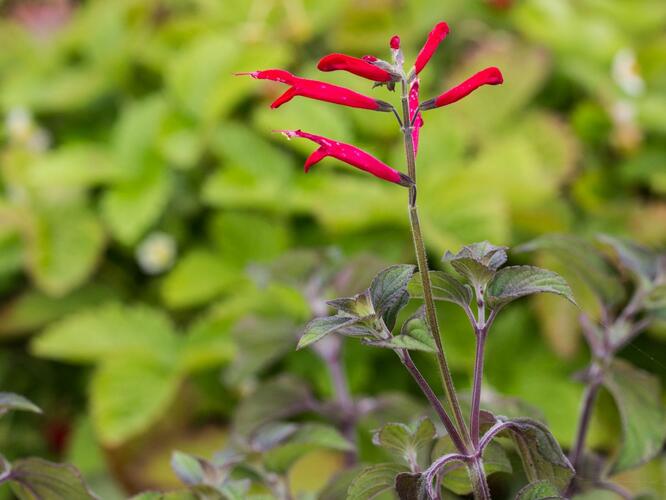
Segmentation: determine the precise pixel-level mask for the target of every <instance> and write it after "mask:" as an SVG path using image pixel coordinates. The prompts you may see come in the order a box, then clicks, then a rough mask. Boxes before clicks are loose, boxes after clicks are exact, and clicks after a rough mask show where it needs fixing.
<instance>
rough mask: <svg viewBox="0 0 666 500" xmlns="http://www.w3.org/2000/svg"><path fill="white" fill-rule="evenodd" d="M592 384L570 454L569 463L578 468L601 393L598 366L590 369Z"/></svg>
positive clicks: (584, 403)
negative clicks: (596, 402) (598, 395)
mask: <svg viewBox="0 0 666 500" xmlns="http://www.w3.org/2000/svg"><path fill="white" fill-rule="evenodd" d="M590 371H591V373H590V382H589V383H588V385H587V387H585V394H584V395H583V404H582V406H581V411H580V417H579V419H578V431H577V432H576V440H575V441H574V446H573V448H572V449H571V452H570V453H569V461H570V462H571V464H572V465H573V466H574V468H576V466H577V465H578V461H579V460H580V456H581V454H582V452H583V447H584V446H585V438H586V436H587V431H588V429H589V427H590V421H591V420H592V410H593V409H594V402H595V400H596V398H597V393H598V392H599V386H600V385H601V379H600V377H599V375H600V373H599V372H600V368H599V367H598V365H596V364H594V365H592V368H591V369H590Z"/></svg>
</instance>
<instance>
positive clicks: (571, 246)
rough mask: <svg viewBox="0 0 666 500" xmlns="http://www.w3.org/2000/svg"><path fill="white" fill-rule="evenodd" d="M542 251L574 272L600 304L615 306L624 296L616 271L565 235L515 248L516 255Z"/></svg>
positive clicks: (590, 247)
mask: <svg viewBox="0 0 666 500" xmlns="http://www.w3.org/2000/svg"><path fill="white" fill-rule="evenodd" d="M535 250H545V251H547V252H549V253H551V254H552V255H553V256H555V257H556V258H557V259H558V260H559V261H560V262H562V263H563V264H564V265H566V266H567V267H568V268H569V269H571V270H572V271H573V272H575V273H576V274H577V275H578V276H580V278H581V279H582V280H583V281H585V283H587V285H588V286H589V287H590V288H591V289H592V291H593V292H594V293H595V295H596V296H597V297H599V298H600V299H601V302H602V303H604V304H611V305H612V304H616V303H618V302H619V301H620V300H622V298H623V297H624V295H625V292H624V288H623V286H622V283H621V281H620V280H619V276H618V274H617V272H616V271H615V270H614V269H613V268H612V267H611V266H610V264H609V263H608V262H607V261H606V259H605V258H604V255H603V254H602V253H601V252H600V251H599V250H597V248H596V247H595V246H594V245H592V244H591V243H589V242H588V241H586V240H584V239H582V238H578V237H576V236H569V235H558V234H555V235H548V236H542V237H540V238H537V239H535V240H532V241H530V242H528V243H525V244H523V245H520V246H519V247H517V248H516V249H515V251H517V252H531V251H535Z"/></svg>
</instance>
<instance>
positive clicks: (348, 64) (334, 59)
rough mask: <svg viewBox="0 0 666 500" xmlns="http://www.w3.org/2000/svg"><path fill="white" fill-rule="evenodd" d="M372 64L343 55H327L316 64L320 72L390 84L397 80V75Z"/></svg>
mask: <svg viewBox="0 0 666 500" xmlns="http://www.w3.org/2000/svg"><path fill="white" fill-rule="evenodd" d="M375 59H376V58H375ZM372 62H374V61H368V60H366V59H359V58H358V57H352V56H347V55H345V54H329V55H327V56H325V57H322V58H321V60H320V61H319V64H317V68H318V69H319V70H320V71H336V70H342V71H348V72H349V73H353V74H355V75H358V76H361V77H363V78H367V79H368V80H372V81H373V82H392V81H396V80H397V79H398V76H397V75H393V74H391V73H389V72H388V71H386V70H385V69H382V68H380V67H378V66H375V65H374V64H372Z"/></svg>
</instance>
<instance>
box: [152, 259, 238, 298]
mask: <svg viewBox="0 0 666 500" xmlns="http://www.w3.org/2000/svg"><path fill="white" fill-rule="evenodd" d="M242 285H243V276H242V274H241V273H240V272H239V271H238V269H237V268H234V267H233V266H232V265H230V264H229V263H228V262H225V261H224V260H223V259H222V257H221V256H220V255H218V254H216V253H215V252H213V251H211V250H208V249H205V248H194V249H192V250H190V251H189V252H187V253H186V254H185V255H183V256H182V257H181V258H180V259H178V262H176V265H175V266H174V268H173V269H172V270H171V271H169V274H167V275H166V277H165V278H164V281H162V284H161V288H160V293H161V295H162V299H163V300H164V302H165V303H166V305H167V306H168V307H169V308H172V309H184V308H188V307H195V306H198V305H202V304H205V303H207V302H209V301H210V300H212V299H214V298H216V297H218V296H220V295H222V294H224V293H226V292H231V291H237V290H238V289H239V288H240V287H241V286H242Z"/></svg>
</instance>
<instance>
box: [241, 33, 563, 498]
mask: <svg viewBox="0 0 666 500" xmlns="http://www.w3.org/2000/svg"><path fill="white" fill-rule="evenodd" d="M448 33H449V28H448V25H447V24H446V23H443V22H441V23H438V24H437V25H436V26H435V27H434V29H433V30H432V31H431V32H430V34H429V36H428V38H427V40H426V43H425V44H424V46H423V48H422V49H421V51H420V52H419V54H418V55H417V57H416V60H415V62H414V65H413V67H412V68H411V69H410V70H409V71H406V70H405V68H404V57H403V53H402V51H401V49H400V39H399V37H397V36H395V37H393V38H392V39H391V41H390V47H391V55H392V58H391V62H388V61H384V60H381V59H378V58H376V57H374V56H365V57H363V58H355V57H350V56H347V55H343V54H331V55H328V56H326V57H324V58H323V59H321V61H320V62H319V64H318V68H319V69H320V70H322V71H347V72H350V73H353V74H355V75H357V76H360V77H362V78H365V79H368V80H371V81H373V82H374V87H386V89H388V90H389V91H393V90H396V89H397V90H399V92H400V97H401V109H400V110H398V109H396V108H395V107H394V106H393V105H392V104H390V103H388V102H386V101H383V100H379V99H375V98H373V97H369V96H366V95H363V94H360V93H357V92H355V91H352V90H350V89H347V88H343V87H339V86H336V85H332V84H329V83H325V82H321V81H317V80H311V79H306V78H300V77H297V76H295V75H293V74H291V73H289V72H287V71H285V70H280V69H268V70H262V71H253V72H251V73H243V74H245V75H249V76H251V77H253V78H256V79H261V80H273V81H277V82H279V83H283V84H286V85H288V86H289V89H288V90H287V91H286V92H285V93H284V94H282V95H281V96H279V97H278V98H277V99H276V100H275V101H274V102H273V103H272V105H271V107H272V108H278V107H280V106H282V105H283V104H285V103H287V102H289V101H290V100H291V99H293V98H294V97H297V96H301V97H307V98H311V99H316V100H320V101H326V102H330V103H334V104H339V105H343V106H348V107H354V108H362V109H366V110H371V111H380V112H387V113H392V114H393V115H394V116H395V118H396V120H397V122H398V125H399V126H400V130H401V132H402V136H403V140H404V146H405V158H406V165H407V169H406V170H407V171H406V173H405V172H401V171H398V170H397V169H395V168H393V167H391V166H389V165H387V164H385V163H384V162H382V161H381V160H379V159H377V158H375V157H373V156H372V155H370V154H369V153H367V152H365V151H363V150H361V149H359V148H357V147H355V146H352V145H350V144H344V143H342V142H338V141H336V140H333V139H329V138H326V137H322V136H319V135H316V134H314V133H311V132H306V131H302V130H283V131H281V132H282V133H283V134H284V135H285V136H286V137H287V138H289V139H291V138H303V139H307V140H310V141H312V142H314V143H316V144H317V145H318V148H317V149H316V150H315V151H314V152H313V153H312V154H311V155H310V156H309V157H308V158H307V160H306V162H305V171H306V172H307V171H309V170H310V169H311V167H312V166H313V165H315V164H317V163H318V162H320V161H321V160H322V159H323V158H325V157H328V156H330V157H333V158H336V159H338V160H340V161H342V162H344V163H347V164H349V165H351V166H354V167H356V168H358V169H360V170H363V171H366V172H368V173H370V174H372V175H374V176H376V177H378V178H380V179H383V180H386V181H389V182H392V183H395V184H397V185H400V186H403V187H405V188H406V189H407V207H408V213H409V222H410V226H411V234H412V239H413V243H414V249H415V254H416V262H417V266H413V265H409V264H400V265H394V266H391V267H389V268H387V269H385V270H384V271H381V272H380V273H379V274H378V275H377V276H376V277H375V278H374V279H373V280H372V283H371V285H370V287H369V288H368V289H367V290H365V291H363V292H361V293H358V294H356V295H354V296H351V297H344V298H339V299H335V300H331V301H329V302H328V305H329V306H330V307H331V308H332V309H334V310H335V314H333V315H330V316H322V317H318V318H316V319H314V320H313V321H311V322H310V323H309V324H308V325H307V327H306V328H305V331H304V333H303V335H302V337H301V338H300V341H299V343H298V347H299V348H304V347H307V346H311V345H313V344H315V343H316V342H321V341H324V339H325V338H326V337H328V336H329V335H331V334H336V335H342V336H347V337H353V338H356V339H358V340H360V341H361V342H362V343H364V344H367V345H370V346H375V347H380V348H387V349H391V350H393V351H394V352H395V353H396V355H397V358H398V359H399V361H400V362H401V363H402V364H403V366H404V367H405V368H406V369H407V371H408V372H409V374H410V375H411V376H412V377H413V379H414V381H415V382H416V383H417V384H418V386H419V388H420V389H421V391H422V392H423V394H424V396H425V397H426V398H427V400H428V402H429V403H430V405H431V406H432V409H433V411H434V412H435V414H436V415H437V418H438V420H439V421H440V422H441V425H442V426H443V429H444V433H443V434H442V435H438V432H437V431H436V427H435V426H434V425H433V423H432V422H431V421H429V420H427V419H425V420H420V421H417V422H414V423H412V424H410V425H406V424H400V423H391V424H387V425H386V426H384V427H382V428H381V429H379V430H378V431H377V432H376V434H375V436H374V442H375V444H377V445H378V446H380V447H382V448H384V449H386V450H387V451H388V452H390V453H392V454H393V456H395V457H396V461H395V462H388V463H384V464H378V465H372V466H369V467H368V468H365V469H363V470H362V471H361V472H360V473H359V474H358V475H357V477H356V478H355V479H354V480H353V482H352V483H351V485H350V486H349V488H348V490H347V498H350V499H367V498H372V497H374V496H376V495H378V494H379V493H382V492H383V491H386V490H393V491H395V492H397V494H398V496H399V497H400V498H405V499H407V498H409V499H411V498H432V499H438V498H441V497H442V491H443V488H448V489H453V490H454V491H456V492H458V493H467V492H473V493H474V496H475V497H476V498H480V499H488V498H491V494H490V490H489V486H488V482H487V475H488V474H489V473H490V472H492V471H493V469H494V470H498V469H499V470H502V469H501V467H499V468H497V467H496V464H497V463H498V462H502V461H501V460H498V459H497V455H498V454H500V455H501V453H502V451H501V447H500V449H498V445H497V442H496V438H498V437H507V438H509V439H511V440H512V441H513V443H514V445H515V447H516V449H517V450H518V453H519V454H520V456H521V459H522V463H523V466H524V469H525V474H526V476H527V478H528V481H529V484H528V485H526V486H525V488H524V489H522V490H521V492H520V493H519V495H518V497H519V498H544V497H549V496H550V497H553V496H555V497H557V496H560V495H561V494H563V493H564V491H565V489H566V488H567V487H568V484H569V482H570V479H571V477H572V476H573V473H574V471H573V467H572V466H571V464H570V462H569V460H568V459H567V457H566V456H565V455H564V454H563V452H562V450H561V448H560V446H559V444H558V443H557V441H556V440H555V439H554V437H553V436H552V434H551V433H550V432H549V430H548V429H547V427H546V426H545V425H544V424H543V423H541V422H539V421H537V420H533V419H530V418H508V417H505V416H502V415H499V414H498V415H496V414H493V413H491V412H490V411H488V410H487V409H483V410H482V409H481V388H482V378H483V364H484V346H485V342H486V339H487V337H488V335H489V333H490V330H491V327H492V325H493V323H494V321H495V319H496V318H497V315H498V314H499V313H500V312H501V311H502V309H503V308H504V307H505V306H507V305H508V304H509V303H510V302H512V301H514V300H516V299H518V298H520V297H523V296H526V295H530V294H534V293H540V292H549V293H554V294H558V295H562V296H564V297H566V298H567V299H569V300H570V301H572V302H574V299H573V297H572V293H571V290H570V288H569V286H568V285H567V283H566V282H565V280H564V279H563V278H562V277H560V276H559V275H557V274H556V273H553V272H551V271H547V270H545V269H541V268H537V267H532V266H509V267H504V264H505V263H506V261H507V253H506V250H507V249H506V248H505V247H499V246H495V245H492V244H490V243H488V242H482V243H476V244H473V245H469V246H466V247H464V248H463V249H462V250H460V251H459V252H458V253H455V254H454V253H451V252H447V253H446V255H445V256H444V259H443V260H444V264H445V268H446V270H445V271H430V270H429V268H428V261H427V255H426V249H425V246H424V241H423V236H422V232H421V225H420V223H419V214H418V208H417V198H418V196H417V168H416V158H417V152H418V139H419V131H420V129H421V127H422V126H423V125H424V120H423V116H422V115H423V114H424V112H426V111H430V110H433V109H436V108H440V107H444V106H447V105H449V104H453V103H455V102H456V101H458V100H460V99H462V98H464V97H465V96H467V95H469V94H470V93H471V92H473V91H474V90H476V89H478V88H479V87H481V86H483V85H497V84H501V83H502V82H503V77H502V74H501V72H500V70H499V69H497V68H495V67H490V68H486V69H484V70H482V71H479V72H478V73H477V74H475V75H474V76H472V77H471V78H469V79H468V80H466V81H464V82H463V83H461V84H460V85H458V86H456V87H454V88H452V89H450V90H448V91H446V92H444V93H442V94H441V95H439V96H437V97H434V98H432V99H428V100H421V98H420V95H419V75H420V73H421V71H422V70H423V69H424V68H425V66H426V65H427V63H428V61H429V60H430V59H431V57H432V55H433V54H434V52H435V51H436V49H437V47H438V46H439V44H440V43H441V42H442V41H443V40H444V39H445V38H446V36H447V34H448ZM410 297H411V298H414V299H418V300H422V301H423V307H421V308H420V309H418V311H417V312H416V313H415V314H414V315H412V316H411V317H409V318H408V319H406V320H405V321H404V322H403V323H402V325H401V326H400V327H398V326H397V322H398V321H397V320H398V316H399V313H400V311H401V310H402V309H403V308H404V307H405V306H406V305H407V303H408V301H409V299H410ZM435 301H446V302H451V303H453V304H456V305H457V306H459V307H461V308H462V309H463V310H464V312H465V314H466V315H467V318H468V319H469V322H470V325H471V328H472V330H473V332H474V334H475V336H476V345H477V348H476V360H475V368H474V375H473V388H472V394H471V401H470V405H469V409H468V410H466V411H464V409H463V405H462V404H461V400H462V398H461V397H460V395H459V394H458V392H457V391H456V388H455V385H454V381H453V378H452V375H451V371H450V369H449V365H448V362H447V357H446V352H445V349H444V345H443V341H442V336H441V334H440V327H439V323H438V317H437V311H436V308H435ZM412 350H416V351H425V352H428V353H432V354H433V355H434V356H435V358H436V361H437V365H438V367H439V375H440V378H441V383H442V389H443V394H444V398H443V400H440V398H439V397H438V396H437V394H436V392H435V390H434V389H433V388H432V386H431V384H430V383H429V381H428V380H426V378H425V377H424V376H423V375H422V373H421V371H419V369H418V368H417V366H416V365H415V363H414V361H413V359H412V356H411V352H410V351H412ZM491 462H492V466H491ZM462 467H464V468H465V469H466V470H467V475H468V477H469V479H468V480H465V478H464V477H463V478H462V480H461V478H460V475H459V474H457V472H458V470H459V469H460V468H462ZM461 483H462V484H461ZM465 483H466V484H465Z"/></svg>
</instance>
